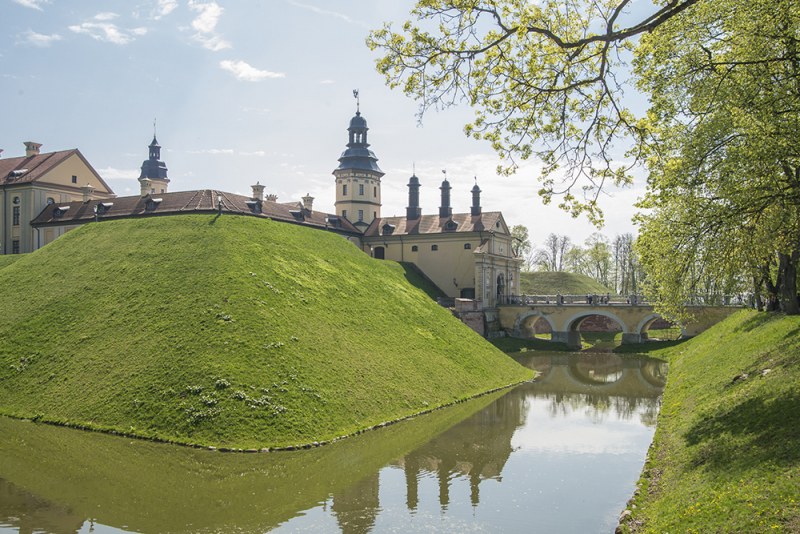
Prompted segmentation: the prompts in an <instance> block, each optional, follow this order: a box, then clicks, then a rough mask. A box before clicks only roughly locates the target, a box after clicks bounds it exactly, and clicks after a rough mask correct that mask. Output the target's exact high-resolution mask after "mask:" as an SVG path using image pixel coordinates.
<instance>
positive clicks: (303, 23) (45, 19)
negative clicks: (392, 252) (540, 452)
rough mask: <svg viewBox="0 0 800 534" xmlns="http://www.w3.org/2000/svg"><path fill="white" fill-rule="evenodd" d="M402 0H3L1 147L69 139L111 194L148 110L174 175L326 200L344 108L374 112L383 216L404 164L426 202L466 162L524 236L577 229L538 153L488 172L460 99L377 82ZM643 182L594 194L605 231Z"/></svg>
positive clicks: (329, 200)
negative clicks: (515, 168)
mask: <svg viewBox="0 0 800 534" xmlns="http://www.w3.org/2000/svg"><path fill="white" fill-rule="evenodd" d="M412 7H413V2H411V1H388V0H371V1H370V0H336V1H327V2H322V1H321V0H303V1H294V0H269V1H266V2H264V1H249V0H239V1H236V2H230V1H225V0H218V1H217V2H212V1H206V0H140V1H138V2H137V1H134V2H127V1H117V0H104V1H97V0H85V1H70V2H66V1H64V0H49V1H48V0H0V20H3V22H4V24H3V29H4V32H3V34H2V35H0V109H1V110H2V117H3V127H2V128H0V148H2V149H4V152H3V154H2V156H0V157H14V156H20V155H24V146H23V142H25V141H35V142H39V143H42V144H43V146H42V151H43V152H51V151H56V150H66V149H70V148H78V149H80V151H81V152H82V153H83V154H84V156H85V157H86V158H87V159H88V160H89V162H90V163H91V164H92V165H93V166H94V167H95V169H96V170H97V171H98V172H99V173H100V175H101V176H102V177H103V178H104V179H106V181H107V182H108V183H109V185H111V187H112V188H113V189H114V191H115V192H116V193H117V194H118V195H120V196H124V195H131V194H136V193H138V190H139V187H138V182H137V181H136V178H137V177H138V175H139V168H140V166H141V164H142V161H143V160H144V159H146V157H147V145H148V144H149V143H150V141H151V140H152V136H153V120H154V119H157V129H158V140H159V143H160V144H161V146H162V147H163V148H162V159H163V160H164V161H165V162H166V164H167V167H168V169H169V178H170V180H171V183H170V190H171V191H178V190H193V189H203V188H216V189H222V190H226V191H231V192H236V193H241V194H247V195H249V194H250V185H252V184H254V183H256V181H259V182H261V183H262V184H265V185H266V192H270V193H275V194H277V195H278V197H279V198H278V200H279V201H283V202H286V201H290V200H299V199H300V197H301V196H303V195H304V194H306V193H311V195H312V196H314V197H315V198H316V200H315V203H314V207H315V209H319V210H321V211H328V212H333V211H334V208H333V202H334V188H333V183H334V182H333V176H332V175H331V172H332V171H333V169H334V168H336V166H337V165H338V161H337V159H338V157H339V155H340V154H341V152H342V151H343V150H344V148H345V144H346V142H347V131H346V128H347V125H348V122H349V120H350V118H351V117H352V116H353V114H354V112H355V101H354V99H353V94H352V91H353V89H356V88H357V89H359V91H360V95H361V111H362V114H363V115H364V117H365V118H366V119H367V121H368V125H369V127H370V143H371V145H372V147H371V148H372V149H373V150H374V151H375V154H376V156H377V157H378V158H379V165H380V166H381V168H382V169H383V171H384V172H385V173H386V176H385V177H384V179H383V207H382V214H383V215H384V216H391V215H404V214H405V206H406V204H407V187H406V184H407V183H408V178H409V176H411V173H412V169H413V168H414V166H416V174H417V176H419V177H420V180H421V182H422V190H421V204H422V206H423V213H435V212H436V210H437V208H438V206H439V203H440V202H439V198H440V197H439V193H440V192H439V186H440V184H441V181H442V173H441V170H442V169H445V168H446V169H447V176H448V179H449V180H450V182H451V185H452V186H453V191H452V194H451V197H452V205H453V208H454V211H456V212H466V211H468V209H469V205H470V193H469V190H470V189H471V187H472V185H473V183H474V178H473V177H474V176H477V178H478V183H479V185H480V187H481V189H482V190H483V196H482V205H483V208H484V210H487V211H488V210H491V211H495V210H501V211H503V213H504V215H505V218H506V221H507V222H508V223H509V224H510V225H514V224H524V225H526V226H527V227H528V228H529V230H530V232H531V241H532V242H533V244H534V246H537V245H540V244H541V243H542V241H544V238H545V237H546V236H547V234H549V233H550V232H555V233H557V234H567V235H569V236H570V237H571V238H572V239H573V242H576V243H582V242H583V240H584V239H585V238H586V237H588V236H589V235H590V234H591V233H592V232H593V231H595V229H594V228H593V227H592V226H590V225H589V224H588V223H587V222H586V221H585V220H584V219H577V220H575V219H572V218H571V217H569V216H568V215H565V214H563V213H561V212H559V210H558V209H557V208H555V207H552V206H543V205H542V203H541V201H540V200H539V197H538V196H537V194H536V191H537V190H538V189H539V184H538V182H537V180H536V177H537V176H538V168H539V167H538V165H537V163H536V162H530V163H526V164H525V165H524V166H523V167H521V169H520V170H519V172H518V173H517V174H516V175H515V176H512V177H510V178H505V177H502V178H501V177H497V176H496V175H495V173H494V169H495V168H496V166H497V165H498V163H500V161H499V158H498V157H497V156H496V155H495V153H494V152H493V151H492V149H491V147H490V146H489V145H488V144H487V143H485V142H479V141H475V140H472V139H469V138H467V137H466V136H465V135H464V134H463V133H462V129H463V126H464V124H466V123H467V122H469V121H470V119H471V117H472V114H473V112H472V110H470V109H469V107H467V106H466V105H464V106H460V107H458V108H456V109H449V110H447V111H443V112H439V113H430V114H428V115H426V116H425V120H424V123H423V125H421V126H420V125H419V124H418V123H417V118H416V116H415V113H416V112H417V104H416V103H415V102H414V101H413V100H411V99H409V98H407V97H406V96H404V95H403V94H402V92H401V91H399V90H390V89H389V88H388V87H386V85H385V83H384V79H383V77H382V76H381V75H380V74H378V73H377V72H376V71H375V68H374V63H375V59H376V58H377V54H376V53H373V52H371V51H370V50H369V49H368V48H367V47H366V45H365V44H364V40H365V37H366V35H367V33H368V31H369V30H370V29H377V28H379V27H380V26H381V25H382V24H383V23H384V22H389V21H393V22H395V23H402V21H404V20H406V19H407V18H408V13H409V11H410V9H411V8H412ZM643 192H644V190H643V187H642V186H641V185H640V186H638V187H634V188H633V189H629V190H623V191H618V192H615V193H614V196H613V197H606V198H605V199H604V203H603V206H604V207H605V211H606V219H607V225H606V227H605V228H604V229H603V230H602V232H603V233H604V234H606V235H607V236H609V237H613V236H614V234H617V233H623V232H630V231H635V229H634V227H633V226H632V224H631V223H630V217H631V216H632V215H633V213H634V211H635V210H634V208H633V207H632V203H633V202H634V201H635V200H636V198H637V197H638V196H640V195H641V194H643Z"/></svg>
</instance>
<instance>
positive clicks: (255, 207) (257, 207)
mask: <svg viewBox="0 0 800 534" xmlns="http://www.w3.org/2000/svg"><path fill="white" fill-rule="evenodd" d="M245 204H247V207H248V208H250V211H252V212H253V213H261V201H260V200H248V201H246V202H245Z"/></svg>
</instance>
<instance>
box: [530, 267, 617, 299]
mask: <svg viewBox="0 0 800 534" xmlns="http://www.w3.org/2000/svg"><path fill="white" fill-rule="evenodd" d="M519 287H520V291H521V292H522V294H523V295H557V294H561V295H585V294H587V293H597V294H600V293H602V294H604V295H605V294H606V293H613V291H611V290H610V289H609V288H607V287H606V286H604V285H602V284H600V283H599V282H597V281H596V280H594V279H593V278H589V277H588V276H586V275H585V274H575V273H562V272H535V273H520V281H519Z"/></svg>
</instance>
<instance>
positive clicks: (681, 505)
mask: <svg viewBox="0 0 800 534" xmlns="http://www.w3.org/2000/svg"><path fill="white" fill-rule="evenodd" d="M660 345H661V346H658V344H655V343H654V344H648V345H645V346H643V350H645V351H647V352H648V353H649V354H650V355H651V356H658V357H663V358H667V359H668V360H669V362H670V371H669V378H668V384H667V387H666V390H665V392H664V397H663V405H662V408H661V412H660V415H659V419H658V428H657V431H656V435H655V438H654V441H653V446H652V448H651V451H650V453H649V461H648V463H647V465H646V466H645V469H644V471H643V475H642V478H641V480H640V481H639V489H638V490H637V495H636V497H635V499H634V501H633V504H634V505H635V506H636V507H635V508H631V509H630V510H631V511H632V514H631V515H630V518H629V519H628V520H626V522H625V527H624V529H623V531H625V532H639V533H641V532H647V533H659V534H661V533H664V532H670V533H678V532H680V533H689V532H692V533H693V532H701V533H712V532H713V533H716V532H732V533H734V532H736V533H761V532H781V533H796V532H800V512H799V511H798V505H800V365H799V364H800V317H787V316H784V315H782V314H771V313H770V314H768V313H757V312H749V311H743V312H740V313H738V314H736V315H734V316H732V317H730V318H728V319H726V320H725V321H724V322H722V323H720V324H719V325H717V326H715V327H714V328H712V329H710V330H708V331H707V332H705V333H703V334H702V335H700V336H698V337H696V338H694V339H692V340H689V341H684V342H665V343H662V344H660Z"/></svg>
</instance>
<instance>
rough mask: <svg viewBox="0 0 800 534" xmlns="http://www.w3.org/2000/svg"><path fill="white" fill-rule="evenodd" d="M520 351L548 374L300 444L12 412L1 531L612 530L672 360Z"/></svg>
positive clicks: (1, 475)
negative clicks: (247, 444)
mask: <svg viewBox="0 0 800 534" xmlns="http://www.w3.org/2000/svg"><path fill="white" fill-rule="evenodd" d="M519 360H520V362H521V363H522V364H523V365H526V366H528V367H531V368H534V369H536V370H538V371H540V372H541V375H540V376H539V378H538V380H537V381H535V382H533V383H528V384H523V385H521V386H519V387H517V388H515V389H513V390H511V391H509V392H507V393H500V394H496V395H494V396H493V397H489V398H483V399H480V400H478V401H473V402H471V403H466V404H462V405H458V406H457V407H454V408H450V409H447V410H440V411H437V412H434V413H433V414H429V415H428V416H425V417H421V418H418V419H417V420H414V421H409V422H406V423H401V424H398V425H392V426H390V427H387V428H386V429H383V430H381V431H379V432H370V433H367V434H365V435H363V436H360V437H359V438H355V439H349V440H345V441H343V442H341V443H339V444H336V445H332V446H329V447H324V448H320V449H315V450H311V451H303V452H298V453H280V454H266V455H265V454H256V455H232V454H221V453H209V452H207V451H197V450H191V449H184V448H178V447H168V446H164V445H157V444H151V443H144V442H130V441H129V440H124V439H121V438H114V437H111V436H103V435H97V434H86V433H81V432H75V431H70V430H66V429H61V428H53V427H45V426H40V425H33V424H30V423H21V422H18V421H9V420H2V419H0V497H2V498H0V532H3V531H11V532H52V533H58V534H61V533H62V532H83V531H86V530H85V528H86V525H87V523H85V522H86V521H87V520H88V518H93V519H94V520H95V522H98V523H101V524H102V525H95V526H96V527H97V528H100V529H101V530H96V531H98V532H109V531H112V530H114V529H120V530H118V531H125V532H134V531H135V532H200V531H202V532H228V531H234V530H235V531H239V532H265V531H270V530H275V531H276V532H283V531H286V532H299V531H308V532H344V533H369V532H394V531H397V532H412V531H426V532H427V531H438V532H461V531H465V530H469V531H476V532H482V531H486V532H498V531H505V532H530V531H531V530H535V531H536V532H610V531H611V530H613V525H614V522H615V518H616V516H617V515H618V513H619V511H620V510H621V509H622V506H623V505H624V502H625V500H626V499H627V498H628V497H629V496H630V493H631V491H632V485H633V482H634V481H635V480H636V478H637V475H638V472H639V470H640V469H641V462H642V461H643V459H644V455H645V452H646V450H647V447H648V445H649V442H650V440H651V439H652V433H653V430H654V429H653V427H654V424H655V417H656V414H657V410H658V402H659V394H660V391H661V388H662V387H663V384H664V381H665V378H666V366H665V364H663V363H660V362H657V361H654V360H638V359H630V360H629V359H620V358H617V357H616V356H614V355H612V354H591V355H578V354H574V355H563V354H553V355H545V356H541V355H537V356H530V357H525V358H520V359H519ZM3 479H5V480H3ZM534 524H535V525H536V528H535V529H533V528H532V525H534ZM103 525H107V526H111V527H113V528H112V529H108V528H107V527H104V526H103ZM82 528H83V529H84V530H81V529H82ZM103 528H106V530H102V529H103Z"/></svg>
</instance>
